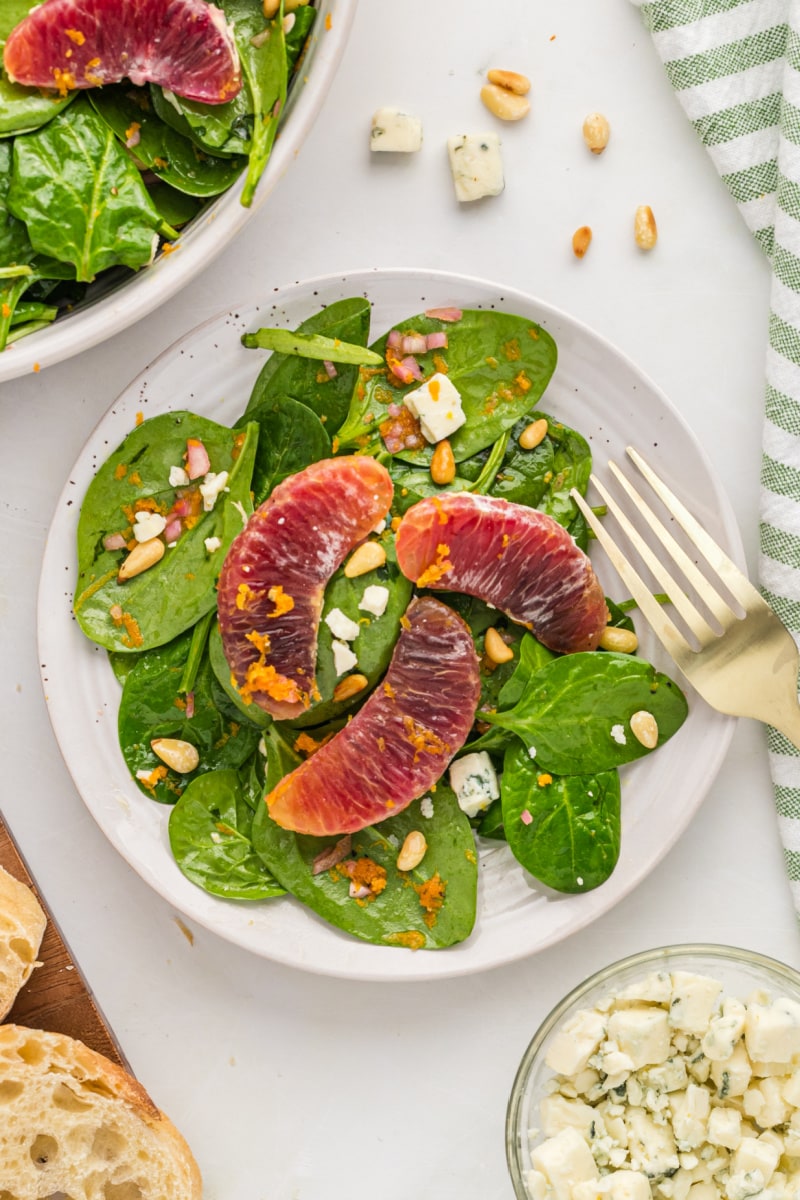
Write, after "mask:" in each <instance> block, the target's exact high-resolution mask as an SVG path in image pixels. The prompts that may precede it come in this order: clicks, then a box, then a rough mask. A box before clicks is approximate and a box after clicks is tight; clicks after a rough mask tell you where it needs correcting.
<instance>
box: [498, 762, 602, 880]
mask: <svg viewBox="0 0 800 1200" xmlns="http://www.w3.org/2000/svg"><path fill="white" fill-rule="evenodd" d="M500 799H501V804H502V813H503V829H504V831H505V836H506V841H507V842H508V844H509V846H510V848H511V852H512V853H513V855H514V857H515V858H516V859H517V860H518V862H520V863H521V864H522V866H523V867H524V868H525V870H526V871H530V873H531V875H534V876H535V877H536V878H537V879H538V880H539V882H540V883H543V884H545V886H546V887H551V888H555V889H556V891H559V892H588V891H591V890H592V888H596V887H598V886H599V885H600V884H601V883H603V882H604V881H605V880H606V879H608V877H609V875H610V874H611V872H612V871H613V870H614V867H615V866H616V863H617V859H618V858H619V848H620V830H621V820H620V786H619V776H618V774H617V772H616V771H614V770H610V771H599V772H597V773H596V774H592V775H569V776H558V775H556V776H553V777H551V776H550V775H549V774H545V773H543V771H542V768H541V767H540V766H539V764H538V762H534V761H532V760H531V758H530V755H529V754H528V752H527V750H526V749H525V748H524V746H520V744H519V743H517V745H516V746H513V747H510V748H509V749H508V750H507V751H506V755H505V759H504V760H503V775H502V780H501V784H500Z"/></svg>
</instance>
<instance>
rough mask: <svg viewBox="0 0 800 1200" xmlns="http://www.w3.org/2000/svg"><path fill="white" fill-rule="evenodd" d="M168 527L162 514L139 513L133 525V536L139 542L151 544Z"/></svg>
mask: <svg viewBox="0 0 800 1200" xmlns="http://www.w3.org/2000/svg"><path fill="white" fill-rule="evenodd" d="M166 527H167V522H166V520H165V519H164V517H162V515H161V513H157V512H147V511H143V512H137V514H136V518H135V520H134V523H133V536H134V537H135V538H136V541H137V542H149V541H151V540H152V539H153V538H154V537H158V535H159V534H160V533H163V532H164V530H165V529H166Z"/></svg>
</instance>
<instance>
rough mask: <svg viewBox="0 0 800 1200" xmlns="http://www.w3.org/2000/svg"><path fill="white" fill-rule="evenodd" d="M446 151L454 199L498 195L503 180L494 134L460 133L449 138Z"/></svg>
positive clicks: (500, 160)
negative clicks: (454, 194) (454, 193)
mask: <svg viewBox="0 0 800 1200" xmlns="http://www.w3.org/2000/svg"><path fill="white" fill-rule="evenodd" d="M447 153H448V156H449V158H450V172H451V174H452V176H453V184H454V186H455V189H456V199H457V200H459V201H460V202H461V203H465V202H468V201H470V200H480V199H482V198H483V197H484V196H499V195H500V193H501V192H502V190H503V188H504V187H505V180H504V178H503V159H502V156H501V154H500V138H499V137H498V136H497V134H496V133H462V134H458V135H457V136H456V137H451V138H448V139H447Z"/></svg>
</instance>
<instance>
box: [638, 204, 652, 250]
mask: <svg viewBox="0 0 800 1200" xmlns="http://www.w3.org/2000/svg"><path fill="white" fill-rule="evenodd" d="M633 236H634V237H635V239H636V245H637V246H638V247H639V249H640V250H652V249H653V246H655V244H656V242H657V241H658V230H657V228H656V219H655V217H654V216H653V210H652V208H651V207H650V205H649V204H640V205H639V207H638V208H637V210H636V214H635V216H634V218H633Z"/></svg>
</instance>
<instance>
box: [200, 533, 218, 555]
mask: <svg viewBox="0 0 800 1200" xmlns="http://www.w3.org/2000/svg"><path fill="white" fill-rule="evenodd" d="M203 545H204V546H205V548H206V552H207V553H208V554H214V552H215V551H217V550H219V548H220V546H221V545H222V539H221V538H218V537H207V538H203Z"/></svg>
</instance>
